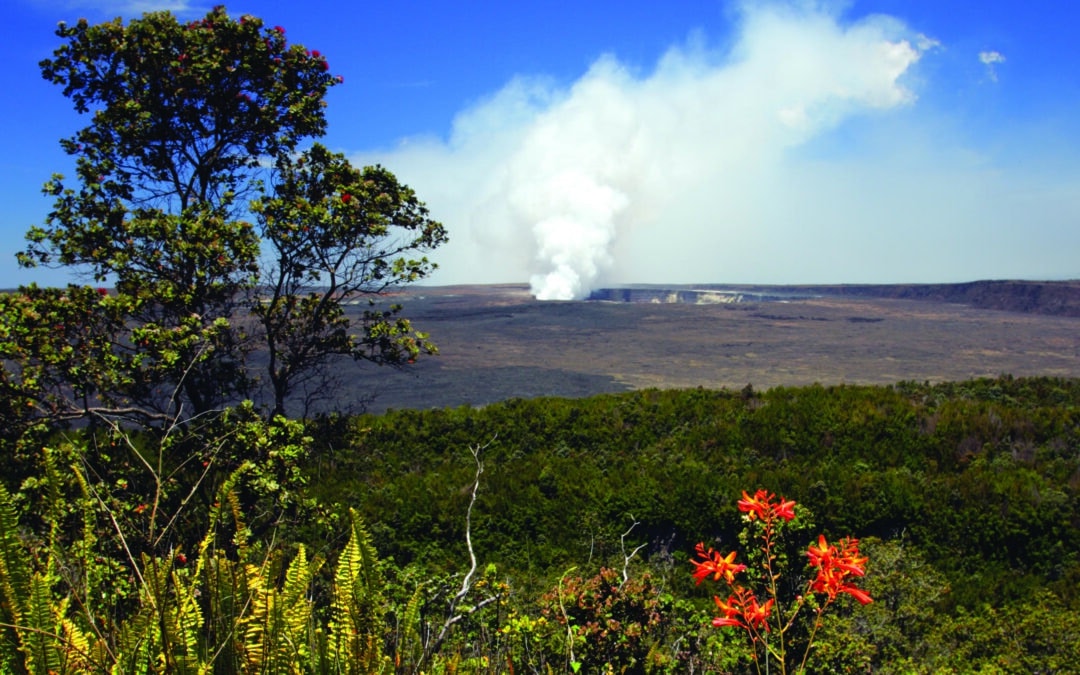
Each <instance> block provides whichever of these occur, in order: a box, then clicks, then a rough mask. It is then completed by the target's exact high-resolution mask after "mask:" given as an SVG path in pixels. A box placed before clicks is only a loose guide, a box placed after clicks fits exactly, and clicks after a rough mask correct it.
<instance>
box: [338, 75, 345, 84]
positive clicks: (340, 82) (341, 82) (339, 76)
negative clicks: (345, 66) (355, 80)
mask: <svg viewBox="0 0 1080 675" xmlns="http://www.w3.org/2000/svg"><path fill="white" fill-rule="evenodd" d="M337 83H338V84H345V76H344V75H338V76H337Z"/></svg>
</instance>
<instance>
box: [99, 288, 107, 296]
mask: <svg viewBox="0 0 1080 675" xmlns="http://www.w3.org/2000/svg"><path fill="white" fill-rule="evenodd" d="M97 292H98V295H103V296H104V295H108V294H109V289H107V288H104V287H101V286H99V287H98V289H97Z"/></svg>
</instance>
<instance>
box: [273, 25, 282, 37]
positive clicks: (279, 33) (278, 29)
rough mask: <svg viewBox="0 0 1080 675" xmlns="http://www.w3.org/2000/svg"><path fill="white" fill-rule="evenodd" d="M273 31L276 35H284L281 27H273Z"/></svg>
mask: <svg viewBox="0 0 1080 675" xmlns="http://www.w3.org/2000/svg"><path fill="white" fill-rule="evenodd" d="M274 30H275V31H276V32H277V34H278V35H284V34H285V29H284V28H282V27H281V26H274Z"/></svg>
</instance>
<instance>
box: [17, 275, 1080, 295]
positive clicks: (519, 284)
mask: <svg viewBox="0 0 1080 675" xmlns="http://www.w3.org/2000/svg"><path fill="white" fill-rule="evenodd" d="M979 283H1025V284H1070V283H1080V275H1078V276H1075V277H1068V278H1063V279H1050V278H1043V279H1036V278H1030V279H1021V278H1017V279H1004V278H1003V279H971V280H968V281H941V282H938V281H926V282H923V281H919V282H903V281H897V282H882V283H876V282H865V283H864V282H855V283H847V282H835V283H792V284H769V283H749V282H741V281H698V282H692V283H685V282H672V283H664V282H654V281H642V282H627V283H614V284H607V285H603V286H599V287H597V288H596V289H594V290H604V289H618V288H635V287H637V288H686V289H691V288H694V287H713V288H711V290H715V287H731V288H769V287H776V288H814V287H822V288H827V287H835V286H964V285H969V284H979ZM74 285H76V286H91V287H96V288H105V289H108V290H110V291H112V290H115V288H114V287H113V286H111V285H108V284H74ZM25 286H29V284H26V285H25ZM66 286H67V284H63V285H61V286H45V285H43V284H38V287H40V288H57V287H59V288H64V287H66ZM457 286H463V287H510V288H521V289H526V290H527V289H529V288H530V285H529V281H528V280H518V281H489V282H479V283H448V284H432V283H418V284H409V285H407V286H401V287H398V288H394V289H391V290H389V291H387V292H386V293H385V294H386V295H392V294H397V293H406V292H408V291H409V290H410V289H414V290H415V289H426V288H454V287H457ZM23 287H24V286H9V287H6V288H0V293H12V292H17V291H18V290H19V289H20V288H23Z"/></svg>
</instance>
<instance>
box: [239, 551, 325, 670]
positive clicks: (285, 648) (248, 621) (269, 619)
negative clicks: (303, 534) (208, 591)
mask: <svg viewBox="0 0 1080 675" xmlns="http://www.w3.org/2000/svg"><path fill="white" fill-rule="evenodd" d="M320 565H321V559H319V558H316V559H315V560H314V561H312V562H309V561H308V558H307V552H306V550H305V549H304V547H303V546H300V547H299V550H298V551H297V554H296V556H295V557H294V558H293V560H292V563H290V565H289V567H288V569H287V570H286V572H285V581H284V586H283V587H281V588H280V589H278V588H276V587H274V586H272V585H270V583H269V574H268V570H269V569H271V568H272V567H273V566H271V565H262V566H256V565H246V566H245V567H246V572H247V575H248V588H249V592H250V593H251V595H252V602H251V611H250V613H249V614H248V615H247V616H245V617H244V620H243V625H244V626H245V628H244V629H243V648H244V651H245V655H246V664H245V665H246V667H247V669H248V672H258V673H267V674H271V673H274V674H277V673H282V674H291V673H299V672H306V671H307V667H306V666H307V665H308V664H309V663H310V661H311V644H310V643H311V635H310V631H311V616H312V609H313V608H312V603H311V600H310V599H308V597H307V592H308V590H309V588H310V586H311V580H312V578H313V577H314V575H315V572H316V571H317V570H318V568H319V566H320Z"/></svg>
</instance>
